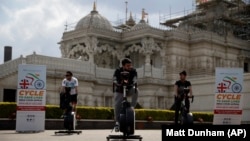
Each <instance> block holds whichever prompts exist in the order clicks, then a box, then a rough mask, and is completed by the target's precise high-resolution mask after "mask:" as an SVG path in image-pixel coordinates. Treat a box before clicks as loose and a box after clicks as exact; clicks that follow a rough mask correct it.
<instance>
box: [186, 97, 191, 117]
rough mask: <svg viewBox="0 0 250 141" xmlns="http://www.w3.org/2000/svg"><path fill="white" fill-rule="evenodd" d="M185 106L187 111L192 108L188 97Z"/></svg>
mask: <svg viewBox="0 0 250 141" xmlns="http://www.w3.org/2000/svg"><path fill="white" fill-rule="evenodd" d="M185 107H186V109H187V113H189V108H190V101H189V99H188V98H185Z"/></svg>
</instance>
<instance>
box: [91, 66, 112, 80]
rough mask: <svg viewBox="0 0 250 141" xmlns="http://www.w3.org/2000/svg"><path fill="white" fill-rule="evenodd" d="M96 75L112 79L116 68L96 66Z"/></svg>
mask: <svg viewBox="0 0 250 141" xmlns="http://www.w3.org/2000/svg"><path fill="white" fill-rule="evenodd" d="M95 68H96V69H95V76H96V78H105V79H112V77H113V74H114V69H107V68H99V67H97V66H96V67H95Z"/></svg>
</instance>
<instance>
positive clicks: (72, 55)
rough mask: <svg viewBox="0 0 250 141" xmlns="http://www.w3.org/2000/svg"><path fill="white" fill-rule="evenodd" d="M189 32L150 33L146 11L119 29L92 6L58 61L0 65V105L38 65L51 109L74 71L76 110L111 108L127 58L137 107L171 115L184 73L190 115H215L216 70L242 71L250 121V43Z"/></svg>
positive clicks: (39, 58)
mask: <svg viewBox="0 0 250 141" xmlns="http://www.w3.org/2000/svg"><path fill="white" fill-rule="evenodd" d="M185 26H186V25H185V24H183V26H181V25H180V26H179V27H178V28H174V29H173V28H169V29H158V28H155V27H152V26H151V25H149V24H148V22H147V21H146V18H145V12H144V10H142V17H141V20H140V22H138V23H136V22H135V20H134V19H133V17H132V16H130V18H129V19H128V21H127V22H126V24H124V25H122V26H120V28H119V29H118V28H117V27H114V26H113V25H112V24H111V23H110V22H109V20H108V19H106V18H105V17H104V16H103V15H101V13H99V12H98V10H97V8H96V6H95V4H94V6H93V10H92V11H90V13H89V14H88V15H86V16H84V17H83V18H82V19H80V20H79V21H78V23H77V24H76V26H75V28H74V29H73V30H70V31H65V32H64V33H63V35H62V38H61V41H59V43H58V44H59V45H60V50H61V54H62V56H61V57H60V58H57V57H50V56H44V55H39V54H36V53H35V52H34V53H33V54H30V55H27V56H22V55H21V56H20V57H19V58H16V59H13V60H9V61H7V62H4V63H3V64H1V65H0V70H1V71H0V101H8V99H11V98H10V97H11V96H8V94H9V93H12V97H14V99H15V91H16V89H17V73H18V72H17V71H18V64H37V65H46V66H47V95H46V99H47V101H46V103H47V104H53V105H58V104H59V89H60V87H61V82H62V79H63V78H64V75H65V73H66V71H68V70H70V71H72V72H73V74H74V76H75V77H77V78H78V80H79V93H78V105H85V106H105V107H112V105H113V88H112V76H113V73H114V70H115V68H117V67H119V65H120V60H121V59H122V58H124V57H129V58H131V59H132V61H133V66H134V67H135V68H136V69H137V72H138V77H139V78H138V79H139V80H138V87H139V90H140V95H139V101H138V102H139V104H140V105H141V106H142V107H143V108H146V109H147V108H150V109H170V107H171V106H172V105H173V102H174V98H173V94H174V91H173V86H174V83H175V81H176V80H178V79H179V72H181V71H182V70H186V71H187V73H188V76H187V79H188V80H190V81H191V83H192V85H193V95H194V96H195V99H194V103H192V104H191V110H192V111H213V106H214V105H213V104H214V85H215V76H214V75H215V68H216V67H228V68H234V67H242V68H243V67H244V70H245V72H244V86H243V88H244V89H243V94H244V101H243V103H244V106H243V111H244V112H243V121H250V120H249V119H250V104H249V101H250V88H249V87H250V73H249V70H250V42H249V41H247V40H242V39H239V38H236V37H235V36H233V35H231V34H228V35H227V36H226V37H225V36H221V35H219V34H217V33H215V32H213V31H208V30H201V29H197V28H195V30H194V29H192V30H186V29H185V28H184V27H185ZM12 99H13V98H12Z"/></svg>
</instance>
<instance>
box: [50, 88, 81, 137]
mask: <svg viewBox="0 0 250 141" xmlns="http://www.w3.org/2000/svg"><path fill="white" fill-rule="evenodd" d="M65 91H66V92H65V93H61V94H60V108H61V109H66V111H65V113H64V117H63V119H64V122H63V125H64V128H65V129H66V130H65V131H57V132H55V134H57V133H68V134H71V133H77V134H80V133H82V131H76V124H77V120H76V112H75V111H73V107H72V105H71V104H70V93H69V92H70V88H69V87H66V88H65Z"/></svg>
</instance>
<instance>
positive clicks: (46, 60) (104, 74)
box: [0, 53, 163, 79]
mask: <svg viewBox="0 0 250 141" xmlns="http://www.w3.org/2000/svg"><path fill="white" fill-rule="evenodd" d="M19 64H36V65H46V67H47V71H48V72H50V71H53V72H54V71H55V70H59V71H61V72H64V71H68V70H70V71H72V72H74V73H76V74H78V75H85V76H87V75H92V76H95V78H97V79H112V76H113V74H114V69H108V68H100V67H97V66H96V65H95V64H93V63H90V62H84V61H81V60H74V59H67V58H56V57H49V56H43V55H37V54H35V53H34V54H32V55H28V56H26V57H25V58H24V57H20V58H18V59H15V60H11V61H9V62H6V63H4V64H2V65H0V70H1V71H0V78H2V77H5V76H7V75H9V74H11V73H13V72H17V70H18V65H19ZM136 70H137V73H138V78H143V77H144V76H145V75H144V74H145V69H144V66H142V67H141V68H136ZM151 71H152V72H151V74H152V75H151V76H150V77H151V78H155V79H162V78H163V69H162V68H154V67H152V69H151Z"/></svg>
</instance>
